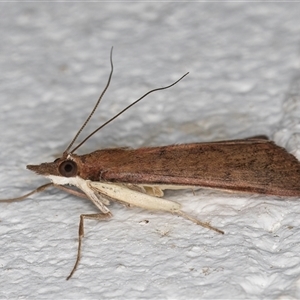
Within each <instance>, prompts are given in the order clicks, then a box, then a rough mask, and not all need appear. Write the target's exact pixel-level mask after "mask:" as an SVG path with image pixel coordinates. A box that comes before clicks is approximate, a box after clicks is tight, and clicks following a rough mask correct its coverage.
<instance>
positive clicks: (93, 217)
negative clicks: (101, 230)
mask: <svg viewBox="0 0 300 300" xmlns="http://www.w3.org/2000/svg"><path fill="white" fill-rule="evenodd" d="M110 217H112V214H111V213H110V212H108V213H106V214H102V213H99V214H83V215H80V221H79V227H78V249H77V258H76V261H75V264H74V267H73V269H72V271H71V273H70V275H69V276H68V277H67V280H69V279H70V278H71V277H72V275H73V274H74V272H75V271H76V269H77V266H78V264H79V261H80V256H81V245H82V238H83V237H84V219H90V220H98V221H100V220H104V219H108V218H110Z"/></svg>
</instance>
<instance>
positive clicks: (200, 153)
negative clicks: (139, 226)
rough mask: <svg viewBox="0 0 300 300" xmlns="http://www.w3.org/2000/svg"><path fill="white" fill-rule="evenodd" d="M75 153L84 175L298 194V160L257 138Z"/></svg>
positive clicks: (143, 181)
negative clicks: (79, 154)
mask: <svg viewBox="0 0 300 300" xmlns="http://www.w3.org/2000/svg"><path fill="white" fill-rule="evenodd" d="M78 159H80V165H82V166H83V165H84V168H82V167H81V168H80V176H81V177H83V178H85V179H90V180H102V181H109V182H120V183H131V184H161V185H183V186H199V187H209V188H218V189H227V190H233V191H243V192H250V193H260V194H271V195H279V196H300V163H299V161H298V160H297V159H296V158H295V157H294V156H293V155H291V154H289V153H288V152H287V151H286V150H285V149H283V148H281V147H279V146H277V145H276V144H274V143H273V142H271V141H268V140H263V139H245V140H234V141H224V142H214V143H196V144H183V145H172V146H164V147H153V148H140V149H136V150H134V149H122V148H121V149H104V150H98V151H95V152H93V153H90V154H87V155H82V156H79V157H78Z"/></svg>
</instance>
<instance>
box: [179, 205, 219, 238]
mask: <svg viewBox="0 0 300 300" xmlns="http://www.w3.org/2000/svg"><path fill="white" fill-rule="evenodd" d="M175 213H176V214H177V215H179V216H182V217H184V218H185V219H188V220H190V221H192V222H194V223H196V224H197V225H200V226H202V227H205V228H207V229H210V230H214V231H216V232H217V233H221V234H224V231H222V230H220V229H218V228H216V227H213V226H211V225H210V224H209V223H207V222H202V221H199V220H198V219H196V218H194V217H192V216H190V215H189V214H187V213H185V212H183V211H181V210H179V211H176V212H175Z"/></svg>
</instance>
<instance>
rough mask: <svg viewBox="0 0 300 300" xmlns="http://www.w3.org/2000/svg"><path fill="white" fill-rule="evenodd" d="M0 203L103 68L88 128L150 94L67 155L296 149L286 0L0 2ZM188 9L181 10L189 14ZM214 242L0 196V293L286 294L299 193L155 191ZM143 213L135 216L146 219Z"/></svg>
mask: <svg viewBox="0 0 300 300" xmlns="http://www.w3.org/2000/svg"><path fill="white" fill-rule="evenodd" d="M1 11H2V16H1V19H0V34H1V47H0V69H1V74H0V82H1V84H0V92H1V98H0V105H1V118H0V123H1V135H0V136H1V144H0V147H1V148H0V149H1V151H0V153H1V155H0V159H1V163H0V166H1V168H0V179H1V186H0V192H1V197H2V198H4V197H13V196H17V195H20V194H22V193H25V192H27V191H29V190H31V189H33V188H35V187H37V186H38V185H39V184H42V183H43V182H44V181H43V180H42V179H41V178H38V177H36V176H35V175H34V174H31V173H29V172H28V171H26V170H25V168H24V167H25V165H26V164H29V163H30V164H38V163H40V162H43V161H49V160H51V159H54V157H56V156H58V155H59V154H60V153H61V152H62V151H63V150H64V148H65V147H66V146H67V143H68V142H69V141H70V140H71V138H72V137H73V135H74V134H75V132H76V130H77V128H78V127H79V126H80V124H81V123H82V122H83V120H84V119H85V117H86V115H87V114H88V112H89V111H90V109H91V107H92V106H93V104H94V102H95V101H96V98H97V97H98V95H99V93H100V91H101V89H102V88H103V86H104V84H105V82H106V80H107V76H108V73H109V60H108V58H109V50H110V47H111V46H114V48H115V51H114V63H115V75H114V78H113V83H112V85H111V87H110V90H109V92H108V93H107V95H106V97H105V99H103V103H102V104H101V109H100V111H99V112H98V113H97V115H96V116H95V117H94V119H93V122H91V124H90V126H89V130H87V132H89V131H90V130H91V129H93V128H95V127H96V126H97V125H99V123H101V122H104V121H105V120H106V119H107V118H109V117H110V116H112V115H113V114H115V113H117V112H118V111H119V110H121V109H122V108H123V107H124V106H126V105H127V104H129V103H131V102H132V101H133V100H135V99H136V98H138V97H139V96H140V95H142V94H143V93H144V92H146V91H147V90H149V89H151V88H155V87H160V86H163V85H166V84H170V83H171V82H172V81H174V80H176V79H177V78H178V77H179V76H180V75H182V74H184V73H185V72H186V71H190V75H189V77H188V78H186V79H185V80H184V81H183V82H181V83H180V84H179V85H177V86H175V87H174V88H172V89H171V90H168V91H162V92H160V93H157V94H154V95H151V96H150V97H149V98H148V99H145V100H144V102H142V103H140V104H138V106H136V107H135V108H133V109H131V110H130V111H128V112H126V114H124V115H123V116H122V117H121V118H119V120H117V121H116V122H114V124H111V125H110V126H108V127H107V128H106V129H104V130H103V131H102V133H100V134H98V135H97V136H96V137H94V138H93V139H92V140H91V141H89V143H87V144H86V145H85V146H84V147H83V148H82V149H81V151H80V153H84V152H91V151H93V150H95V149H97V148H99V147H116V146H123V147H139V146H156V145H166V144H174V143H186V142H199V141H210V140H224V139H231V138H242V137H247V136H252V135H257V134H267V135H269V136H271V137H273V138H274V139H275V141H276V142H277V143H278V144H280V145H281V146H284V147H286V148H287V149H288V150H289V151H290V152H292V153H294V154H295V155H297V157H298V158H299V157H300V138H299V136H300V135H299V132H300V130H299V123H300V122H299V116H300V98H299V97H300V96H299V90H300V82H299V78H300V72H299V39H300V38H299V29H300V21H299V16H298V11H299V4H298V3H296V4H292V3H289V4H284V3H277V4H276V3H274V4H270V3H267V4H262V3H260V4H258V3H256V4H253V3H252V4H241V3H228V4H220V3H218V4H214V3H211V4H208V3H198V4H196V3H189V4H186V3H185V4H180V3H173V4H172V3H162V4H159V3H140V4H130V5H128V3H127V4H126V3H123V4H122V3H112V4H106V3H84V4H83V3H82V4H80V3H74V4H70V3H57V4H54V3H51V4H50V3H40V4H37V3H24V4H20V3H18V4H16V3H11V4H9V3H2V4H1ZM195 11H196V12H197V13H196V14H195ZM166 197H167V198H169V199H172V200H175V201H178V202H181V203H182V204H183V206H184V208H185V210H186V211H190V212H193V213H194V214H195V215H197V216H198V217H199V218H200V219H201V220H203V221H210V222H211V224H212V225H214V226H217V227H218V228H220V229H222V230H224V231H225V232H226V234H225V235H224V236H220V235H217V234H215V233H214V232H210V231H207V230H205V229H203V228H201V227H197V226H195V225H194V224H193V223H191V222H188V221H186V220H183V219H181V218H179V217H177V216H172V215H168V214H162V213H151V212H147V211H143V210H140V209H126V208H123V207H121V206H119V205H113V206H112V207H111V210H112V212H113V213H114V218H113V219H112V220H110V221H105V222H102V223H97V222H93V221H91V222H86V238H85V239H84V244H83V256H82V260H81V264H80V266H79V269H78V271H77V272H76V273H75V275H74V277H73V278H72V279H71V280H70V281H68V282H66V281H65V277H66V276H67V275H68V273H69V272H70V270H71V268H72V266H73V263H74V259H75V255H76V247H77V230H78V229H77V226H78V222H79V215H80V213H88V212H94V211H95V209H94V207H93V206H92V204H90V203H89V202H87V201H85V200H82V199H76V198H75V197H73V196H68V195H65V194H63V193H61V192H60V191H49V192H45V193H43V194H39V195H36V196H35V197H31V198H30V199H28V200H26V201H24V202H19V203H12V204H6V203H2V204H0V207H1V209H0V220H1V222H0V235H1V239H0V249H1V250H0V251H1V255H0V281H1V291H0V298H1V299H5V298H9V299H13V298H25V299H26V298H32V296H34V297H35V298H39V299H49V298H53V299H58V298H61V299H62V298H65V299H75V298H76V299H78V298H84V299H95V298H96V299H100V298H102V299H103V298H106V299H110V298H114V299H115V298H124V296H125V295H126V298H128V299H132V298H141V297H142V298H144V299H154V298H161V299H186V298H187V296H189V298H194V299H199V298H207V299H216V298H257V297H259V298H279V297H290V298H299V297H300V292H299V285H300V281H299V278H300V257H299V250H300V249H299V248H300V244H299V237H300V229H299V228H300V227H299V223H300V221H299V220H300V218H299V214H300V199H293V200H287V201H279V200H278V198H276V197H261V196H251V197H249V196H241V195H235V194H232V195H231V194H224V193H222V192H218V191H204V192H203V191H195V193H194V194H193V192H192V191H178V192H169V193H167V194H166ZM146 220H148V221H149V222H146Z"/></svg>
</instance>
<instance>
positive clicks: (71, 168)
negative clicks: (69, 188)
mask: <svg viewBox="0 0 300 300" xmlns="http://www.w3.org/2000/svg"><path fill="white" fill-rule="evenodd" d="M58 170H59V173H60V174H61V175H62V176H64V177H73V176H76V175H77V164H76V163H75V162H74V161H72V160H65V161H63V162H62V163H61V164H60V166H59V168H58Z"/></svg>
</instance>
